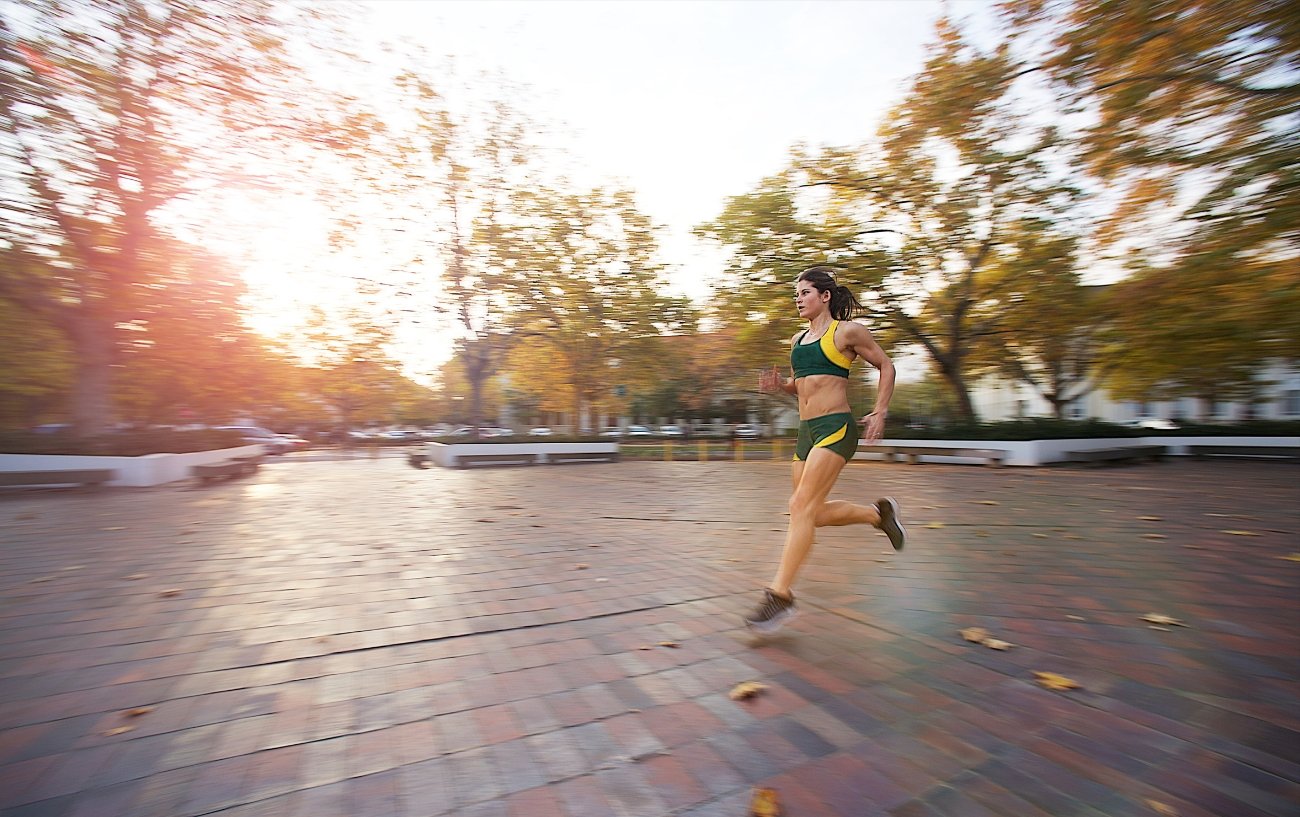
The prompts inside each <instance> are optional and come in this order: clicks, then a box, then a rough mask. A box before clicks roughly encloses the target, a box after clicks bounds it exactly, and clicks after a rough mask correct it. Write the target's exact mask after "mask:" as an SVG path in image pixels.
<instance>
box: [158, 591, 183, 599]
mask: <svg viewBox="0 0 1300 817" xmlns="http://www.w3.org/2000/svg"><path fill="white" fill-rule="evenodd" d="M180 594H181V591H179V590H164V591H162V592H161V593H159V594H158V595H160V596H162V597H163V598H165V599H169V598H171V597H172V596H179V595H180Z"/></svg>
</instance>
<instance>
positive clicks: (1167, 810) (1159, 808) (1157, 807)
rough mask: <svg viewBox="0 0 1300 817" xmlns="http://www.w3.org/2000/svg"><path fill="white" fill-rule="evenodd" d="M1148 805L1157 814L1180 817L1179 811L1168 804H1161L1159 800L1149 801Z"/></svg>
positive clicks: (1166, 816)
mask: <svg viewBox="0 0 1300 817" xmlns="http://www.w3.org/2000/svg"><path fill="white" fill-rule="evenodd" d="M1146 804H1147V805H1148V806H1150V807H1151V810H1152V811H1154V812H1155V813H1156V814H1163V815H1164V816H1165V817H1178V810H1177V809H1175V808H1174V807H1173V806H1171V805H1169V804H1168V803H1161V802H1160V801H1159V800H1150V799H1148V800H1147V801H1146Z"/></svg>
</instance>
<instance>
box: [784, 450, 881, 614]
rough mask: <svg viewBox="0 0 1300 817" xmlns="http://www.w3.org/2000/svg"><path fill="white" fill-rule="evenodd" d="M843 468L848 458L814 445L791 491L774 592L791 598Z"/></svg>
mask: <svg viewBox="0 0 1300 817" xmlns="http://www.w3.org/2000/svg"><path fill="white" fill-rule="evenodd" d="M843 469H844V458H843V457H841V456H840V455H839V454H836V453H835V452H833V451H829V450H827V449H825V448H814V449H813V450H812V451H810V452H808V459H807V460H806V461H805V462H804V464H803V473H802V474H800V475H799V480H798V483H797V484H796V485H795V487H794V491H793V492H792V493H791V494H790V528H789V530H788V531H787V532H786V537H785V547H784V548H783V549H782V551H781V563H780V564H779V565H778V566H777V569H776V577H775V578H773V580H772V585H771V589H772V592H774V593H776V594H777V595H778V596H782V597H785V598H789V597H790V585H792V584H793V583H794V579H795V576H796V575H798V573H799V568H800V567H801V566H802V565H803V563H804V560H805V559H807V558H808V552H809V551H810V550H811V549H812V543H813V533H814V532H815V530H816V528H817V524H818V522H817V519H818V516H819V513H820V512H821V510H822V508H823V507H825V506H826V505H827V504H828V503H827V502H826V497H827V496H829V495H830V492H831V488H833V487H834V486H835V480H836V479H837V478H838V477H839V475H840V471H842V470H843ZM844 504H848V503H844ZM877 518H879V517H877ZM840 524H848V523H847V522H844V523H840Z"/></svg>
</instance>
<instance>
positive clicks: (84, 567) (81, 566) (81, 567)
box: [62, 565, 86, 570]
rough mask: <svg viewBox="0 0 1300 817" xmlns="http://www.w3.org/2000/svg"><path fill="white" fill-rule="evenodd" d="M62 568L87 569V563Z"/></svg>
mask: <svg viewBox="0 0 1300 817" xmlns="http://www.w3.org/2000/svg"><path fill="white" fill-rule="evenodd" d="M62 569H63V570H85V569H86V566H85V565H68V566H67V567H65V568H62Z"/></svg>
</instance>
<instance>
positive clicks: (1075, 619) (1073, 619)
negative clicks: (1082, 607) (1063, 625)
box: [1066, 616, 1088, 621]
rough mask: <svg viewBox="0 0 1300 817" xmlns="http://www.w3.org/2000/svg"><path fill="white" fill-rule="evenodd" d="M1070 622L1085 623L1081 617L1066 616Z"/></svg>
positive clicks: (1084, 619)
mask: <svg viewBox="0 0 1300 817" xmlns="http://www.w3.org/2000/svg"><path fill="white" fill-rule="evenodd" d="M1066 618H1068V619H1069V620H1070V621H1087V620H1088V619H1086V618H1084V617H1083V616H1066Z"/></svg>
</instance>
